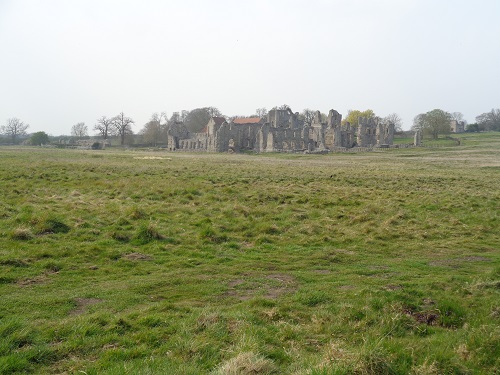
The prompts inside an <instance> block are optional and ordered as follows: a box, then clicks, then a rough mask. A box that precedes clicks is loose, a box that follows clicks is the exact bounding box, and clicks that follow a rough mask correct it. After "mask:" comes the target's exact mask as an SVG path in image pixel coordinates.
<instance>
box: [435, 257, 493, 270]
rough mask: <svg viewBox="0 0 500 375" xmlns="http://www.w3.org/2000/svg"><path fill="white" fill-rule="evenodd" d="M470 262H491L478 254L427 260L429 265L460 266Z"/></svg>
mask: <svg viewBox="0 0 500 375" xmlns="http://www.w3.org/2000/svg"><path fill="white" fill-rule="evenodd" d="M471 262H491V259H489V258H486V257H482V256H478V255H471V256H467V257H463V258H454V259H437V260H433V261H431V262H429V266H434V267H449V268H460V267H462V266H463V265H464V263H471Z"/></svg>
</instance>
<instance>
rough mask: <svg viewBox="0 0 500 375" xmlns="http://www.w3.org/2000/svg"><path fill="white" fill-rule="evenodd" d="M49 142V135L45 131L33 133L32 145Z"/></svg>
mask: <svg viewBox="0 0 500 375" xmlns="http://www.w3.org/2000/svg"><path fill="white" fill-rule="evenodd" d="M48 143H49V136H48V135H47V133H45V132H36V133H33V134H32V135H31V137H30V144H31V145H32V146H41V145H46V144H48Z"/></svg>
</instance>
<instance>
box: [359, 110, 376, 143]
mask: <svg viewBox="0 0 500 375" xmlns="http://www.w3.org/2000/svg"><path fill="white" fill-rule="evenodd" d="M357 143H358V146H359V147H373V146H375V145H376V144H377V121H376V120H375V119H374V118H366V117H360V118H359V119H358V137H357Z"/></svg>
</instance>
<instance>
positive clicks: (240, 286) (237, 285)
mask: <svg viewBox="0 0 500 375" xmlns="http://www.w3.org/2000/svg"><path fill="white" fill-rule="evenodd" d="M227 286H228V288H229V289H228V290H227V291H226V292H225V293H224V294H225V295H226V296H228V297H234V298H237V299H239V300H240V301H246V300H249V299H251V298H253V297H254V296H257V295H260V296H262V297H264V298H269V299H276V298H279V297H280V296H282V295H284V294H287V293H291V292H293V291H295V290H296V289H297V282H296V280H295V278H294V277H293V276H290V275H287V274H281V273H276V274H270V275H266V276H263V277H262V276H255V275H250V274H248V275H244V277H242V278H238V279H233V280H230V281H229V282H228V283H227Z"/></svg>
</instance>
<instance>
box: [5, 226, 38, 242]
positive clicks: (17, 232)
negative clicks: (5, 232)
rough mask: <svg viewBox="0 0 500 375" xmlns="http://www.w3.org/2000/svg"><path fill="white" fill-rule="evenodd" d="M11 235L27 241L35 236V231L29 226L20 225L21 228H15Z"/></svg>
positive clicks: (15, 238)
mask: <svg viewBox="0 0 500 375" xmlns="http://www.w3.org/2000/svg"><path fill="white" fill-rule="evenodd" d="M10 237H11V238H12V239H14V240H21V241H26V240H30V239H32V238H33V233H32V232H31V230H30V229H29V228H25V227H19V228H16V229H14V230H13V231H12V232H11V233H10Z"/></svg>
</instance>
